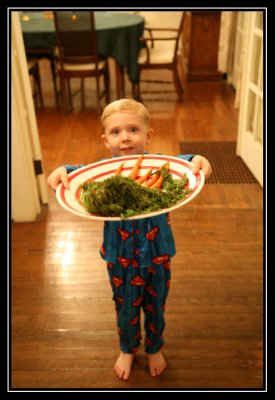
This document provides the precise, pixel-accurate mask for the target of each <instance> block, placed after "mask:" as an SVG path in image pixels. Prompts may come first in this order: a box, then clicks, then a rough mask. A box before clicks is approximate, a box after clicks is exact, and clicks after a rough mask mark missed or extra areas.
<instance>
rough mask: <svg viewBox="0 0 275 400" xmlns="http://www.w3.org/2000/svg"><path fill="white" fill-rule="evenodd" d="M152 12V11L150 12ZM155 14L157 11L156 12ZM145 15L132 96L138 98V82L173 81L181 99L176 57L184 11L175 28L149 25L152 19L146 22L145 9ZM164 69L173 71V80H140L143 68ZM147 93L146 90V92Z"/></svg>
mask: <svg viewBox="0 0 275 400" xmlns="http://www.w3.org/2000/svg"><path fill="white" fill-rule="evenodd" d="M159 13H161V12H159ZM151 14H152V13H151ZM156 14H157V13H156ZM143 16H144V17H145V28H144V30H145V32H144V36H143V37H142V38H141V39H140V40H141V41H142V42H143V43H144V48H142V49H141V51H140V54H139V58H138V83H136V84H133V85H132V91H133V97H134V98H136V99H138V100H140V99H141V95H140V82H149V83H157V84H163V83H164V84H167V83H169V84H170V83H173V84H174V87H175V91H176V93H177V96H178V99H179V101H182V99H183V87H182V84H181V81H180V77H179V73H178V59H179V52H180V43H181V34H182V30H183V25H184V19H185V13H184V12H181V15H180V18H179V23H178V25H177V27H176V28H168V27H164V28H160V27H157V28H156V27H154V26H153V24H152V25H150V24H151V23H152V22H151V21H152V20H151V21H150V19H149V21H147V23H146V11H145V12H144V13H143ZM149 69H151V70H153V69H164V70H165V69H166V70H170V71H172V73H173V80H172V81H167V80H152V79H143V80H141V79H140V77H141V73H142V71H144V70H149ZM169 92H171V90H163V91H160V90H157V91H154V93H169ZM173 92H174V91H173ZM147 93H148V92H147Z"/></svg>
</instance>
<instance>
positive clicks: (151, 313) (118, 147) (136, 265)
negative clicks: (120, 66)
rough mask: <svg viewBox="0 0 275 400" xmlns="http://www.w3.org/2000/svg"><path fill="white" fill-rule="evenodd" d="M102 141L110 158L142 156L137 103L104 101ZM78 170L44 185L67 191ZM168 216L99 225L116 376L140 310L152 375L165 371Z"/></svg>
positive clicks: (145, 139)
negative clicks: (113, 323) (113, 322)
mask: <svg viewBox="0 0 275 400" xmlns="http://www.w3.org/2000/svg"><path fill="white" fill-rule="evenodd" d="M101 123H102V127H103V132H104V133H103V135H102V139H103V142H104V144H105V146H106V147H107V149H108V150H110V152H111V154H112V157H119V156H126V155H133V154H143V153H144V151H145V150H144V149H145V146H146V145H147V144H149V142H150V140H151V138H152V134H153V129H152V128H150V126H149V113H148V111H147V109H146V108H145V107H144V106H143V104H141V103H138V102H136V101H135V100H131V99H122V100H117V101H114V102H113V103H110V104H109V105H108V106H107V107H106V108H105V109H104V111H103V114H102V117H101ZM179 157H181V158H184V159H186V160H188V161H191V160H192V163H193V167H192V171H193V173H197V172H198V171H199V170H200V169H201V170H202V171H203V172H204V174H205V177H208V176H209V175H210V174H211V172H212V170H211V166H210V164H209V162H208V160H207V159H206V158H204V157H202V156H199V155H191V154H189V155H179ZM77 168H79V165H78V166H77V167H74V166H71V165H65V166H62V167H59V168H57V169H56V170H54V171H53V172H52V173H51V175H50V176H49V177H48V185H49V186H50V187H51V188H52V189H54V190H55V189H56V187H57V185H58V184H59V183H60V182H62V183H63V185H64V186H65V187H68V186H69V185H68V176H67V174H68V173H69V172H71V171H73V170H75V169H77ZM175 252H176V250H175V244H174V238H173V233H172V230H171V228H170V222H169V214H168V213H166V214H161V215H159V216H156V217H150V218H143V219H138V220H130V221H127V220H122V221H118V222H116V221H115V222H109V221H105V223H104V240H103V244H102V246H101V248H100V255H101V257H102V258H103V259H104V260H106V262H107V269H108V273H109V278H110V282H111V286H112V290H113V300H114V302H115V308H116V312H117V326H118V332H119V339H120V350H121V351H120V354H119V357H118V359H117V361H116V364H115V366H114V370H115V373H116V375H117V376H118V377H119V378H120V379H124V380H127V379H128V378H129V377H130V373H131V370H132V364H133V360H134V355H135V352H136V351H137V350H138V348H139V345H140V340H141V330H140V310H141V308H142V309H143V311H144V317H145V321H144V329H145V352H146V353H147V356H148V364H149V370H150V373H151V375H152V376H158V375H160V374H161V373H162V372H163V371H164V370H165V368H166V362H165V359H164V357H163V355H162V352H161V347H162V346H163V344H164V340H163V330H164V327H165V320H164V309H165V301H166V297H167V295H168V291H169V286H170V281H171V271H170V259H171V257H173V256H174V255H175Z"/></svg>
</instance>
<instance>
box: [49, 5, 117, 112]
mask: <svg viewBox="0 0 275 400" xmlns="http://www.w3.org/2000/svg"><path fill="white" fill-rule="evenodd" d="M54 22H55V28H56V41H57V59H58V62H57V68H58V73H59V76H60V87H61V95H62V104H63V108H64V110H65V113H66V112H68V111H70V110H71V109H72V95H73V93H72V92H71V88H70V79H71V78H80V79H81V94H82V106H83V107H84V79H85V78H90V77H93V78H95V80H96V99H97V109H98V112H100V111H101V110H102V107H101V99H102V97H104V96H105V99H106V103H109V67H108V60H107V59H105V58H102V57H101V56H99V55H98V53H97V43H96V31H95V21H94V13H93V11H87V12H84V11H81V13H75V12H71V11H54ZM101 77H103V78H104V89H103V90H101V88H100V78H101ZM65 81H67V88H68V93H67V90H66V85H65ZM74 94H76V93H74ZM68 100H69V102H68Z"/></svg>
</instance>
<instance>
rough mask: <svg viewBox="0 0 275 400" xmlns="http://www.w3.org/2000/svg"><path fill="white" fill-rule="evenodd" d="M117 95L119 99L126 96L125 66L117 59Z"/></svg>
mask: <svg viewBox="0 0 275 400" xmlns="http://www.w3.org/2000/svg"><path fill="white" fill-rule="evenodd" d="M115 66H116V95H117V99H122V98H124V97H125V82H124V68H123V67H122V66H121V65H120V64H119V63H118V62H117V61H116V62H115Z"/></svg>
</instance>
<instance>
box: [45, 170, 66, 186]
mask: <svg viewBox="0 0 275 400" xmlns="http://www.w3.org/2000/svg"><path fill="white" fill-rule="evenodd" d="M60 182H62V183H63V185H64V186H65V188H66V189H68V188H69V181H68V174H67V170H66V168H65V167H59V168H56V169H55V170H54V171H53V172H52V173H51V174H50V175H49V176H48V179H47V184H48V185H49V187H50V188H51V189H53V190H56V188H57V186H58V184H59V183H60Z"/></svg>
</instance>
